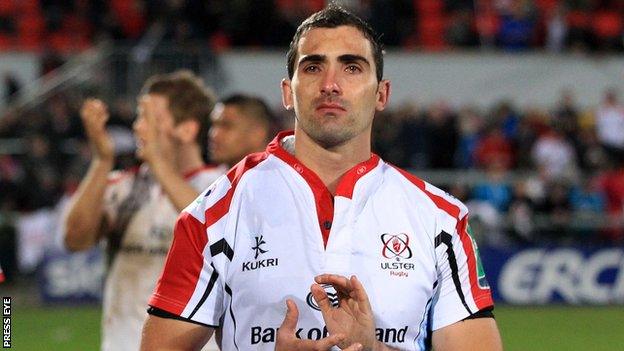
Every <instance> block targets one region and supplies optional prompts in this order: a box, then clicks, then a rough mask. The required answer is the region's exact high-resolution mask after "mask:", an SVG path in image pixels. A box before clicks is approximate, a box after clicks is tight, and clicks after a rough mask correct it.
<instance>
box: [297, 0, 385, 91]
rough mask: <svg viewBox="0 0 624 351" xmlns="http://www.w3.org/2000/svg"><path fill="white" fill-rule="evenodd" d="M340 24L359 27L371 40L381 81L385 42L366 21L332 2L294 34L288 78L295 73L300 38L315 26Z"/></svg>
mask: <svg viewBox="0 0 624 351" xmlns="http://www.w3.org/2000/svg"><path fill="white" fill-rule="evenodd" d="M340 26H351V27H355V28H356V29H358V30H359V31H360V32H362V34H363V35H364V37H365V38H366V39H368V41H370V43H371V46H372V49H373V59H374V61H375V72H376V74H377V81H378V82H380V81H381V79H382V78H383V53H384V52H383V44H382V43H381V41H380V40H379V35H377V33H375V31H374V30H373V28H372V27H371V26H370V25H369V24H368V23H366V22H364V21H363V20H362V19H361V18H359V17H358V16H356V15H354V14H352V13H351V12H349V11H347V10H345V9H343V8H342V7H340V6H338V5H336V4H333V3H331V4H330V5H329V6H327V7H326V8H324V9H323V10H321V11H319V12H317V13H315V14H313V15H312V16H310V17H308V18H307V19H306V20H305V21H303V22H302V23H301V25H300V26H299V28H297V32H295V35H294V36H293V39H292V41H291V42H290V47H289V48H288V53H287V54H286V59H287V61H288V78H289V79H292V77H293V75H294V74H295V60H296V59H297V47H298V46H299V40H301V37H302V36H303V35H304V34H305V33H307V32H308V31H309V30H311V29H314V28H336V27H340Z"/></svg>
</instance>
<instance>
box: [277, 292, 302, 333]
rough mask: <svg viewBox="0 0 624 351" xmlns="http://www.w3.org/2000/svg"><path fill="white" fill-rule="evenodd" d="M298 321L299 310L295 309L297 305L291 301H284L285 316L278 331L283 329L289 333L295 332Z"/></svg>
mask: <svg viewBox="0 0 624 351" xmlns="http://www.w3.org/2000/svg"><path fill="white" fill-rule="evenodd" d="M298 320H299V310H298V309H297V304H295V302H294V301H293V300H291V299H287V300H286V316H284V321H283V322H282V325H281V326H280V329H282V328H283V329H284V330H285V331H288V332H289V333H290V332H292V333H294V332H295V329H296V328H297V321H298Z"/></svg>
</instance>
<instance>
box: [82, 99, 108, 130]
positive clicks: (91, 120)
mask: <svg viewBox="0 0 624 351" xmlns="http://www.w3.org/2000/svg"><path fill="white" fill-rule="evenodd" d="M80 117H81V118H82V121H83V123H84V125H85V128H86V129H87V131H88V132H92V131H93V128H103V127H104V125H105V124H106V121H107V120H108V108H107V107H106V104H105V103H103V102H102V101H101V100H99V99H87V100H85V102H84V103H83V104H82V107H81V109H80Z"/></svg>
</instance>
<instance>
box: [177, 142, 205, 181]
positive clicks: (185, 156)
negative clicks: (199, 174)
mask: <svg viewBox="0 0 624 351" xmlns="http://www.w3.org/2000/svg"><path fill="white" fill-rule="evenodd" d="M175 165H176V167H177V169H178V171H179V172H180V173H181V174H187V173H189V172H192V171H194V170H196V169H199V168H201V167H203V166H204V165H205V164H204V160H203V159H202V157H201V150H200V148H199V145H197V144H195V143H193V144H188V145H186V144H185V145H180V146H179V149H178V152H177V153H176V159H175Z"/></svg>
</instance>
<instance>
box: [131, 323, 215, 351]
mask: <svg viewBox="0 0 624 351" xmlns="http://www.w3.org/2000/svg"><path fill="white" fill-rule="evenodd" d="M213 332H214V329H212V328H209V327H205V326H201V325H199V324H194V323H190V322H185V321H181V320H177V319H171V318H162V317H157V316H154V315H148V316H147V320H146V321H145V324H144V325H143V336H142V339H141V351H152V350H169V351H173V350H200V349H201V348H202V346H204V344H205V343H206V342H208V340H209V339H210V337H211V336H212V334H213Z"/></svg>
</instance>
